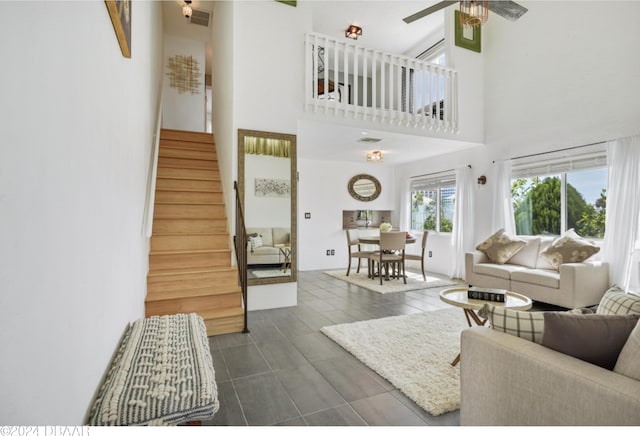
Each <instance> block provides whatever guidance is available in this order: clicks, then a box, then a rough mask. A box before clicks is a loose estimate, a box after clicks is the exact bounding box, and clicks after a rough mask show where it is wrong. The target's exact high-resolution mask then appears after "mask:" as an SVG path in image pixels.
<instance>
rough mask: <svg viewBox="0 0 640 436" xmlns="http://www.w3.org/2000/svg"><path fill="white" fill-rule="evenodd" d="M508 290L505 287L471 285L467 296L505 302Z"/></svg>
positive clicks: (474, 298)
mask: <svg viewBox="0 0 640 436" xmlns="http://www.w3.org/2000/svg"><path fill="white" fill-rule="evenodd" d="M506 293H507V291H506V290H504V289H490V288H477V287H475V286H469V291H468V292H467V298H470V299H472V300H483V301H495V302H497V303H504V300H505V297H506Z"/></svg>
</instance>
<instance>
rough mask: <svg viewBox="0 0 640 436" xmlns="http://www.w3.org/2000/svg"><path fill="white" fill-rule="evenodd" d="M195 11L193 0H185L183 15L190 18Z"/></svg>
mask: <svg viewBox="0 0 640 436" xmlns="http://www.w3.org/2000/svg"><path fill="white" fill-rule="evenodd" d="M192 13H193V11H192V10H191V0H184V6H182V15H184V16H185V17H186V18H189V17H190V16H191V14H192Z"/></svg>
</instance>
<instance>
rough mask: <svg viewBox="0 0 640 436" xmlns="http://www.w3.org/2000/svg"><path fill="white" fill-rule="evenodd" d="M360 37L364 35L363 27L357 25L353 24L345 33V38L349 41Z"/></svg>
mask: <svg viewBox="0 0 640 436" xmlns="http://www.w3.org/2000/svg"><path fill="white" fill-rule="evenodd" d="M360 35H362V27H358V26H356V25H355V24H351V25H350V26H349V27H348V28H347V30H346V31H345V32H344V36H346V37H347V38H349V39H358V36H360Z"/></svg>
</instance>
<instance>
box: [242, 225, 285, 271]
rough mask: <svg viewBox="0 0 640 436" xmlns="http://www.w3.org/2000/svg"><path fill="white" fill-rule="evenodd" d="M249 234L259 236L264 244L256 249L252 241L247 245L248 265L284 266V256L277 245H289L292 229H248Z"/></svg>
mask: <svg viewBox="0 0 640 436" xmlns="http://www.w3.org/2000/svg"><path fill="white" fill-rule="evenodd" d="M247 234H248V235H249V236H251V235H257V236H259V238H260V240H261V242H262V244H261V246H259V247H254V245H255V244H252V243H251V240H250V241H249V242H248V244H247V265H270V264H282V263H283V262H284V260H285V259H284V255H283V254H282V252H281V251H280V249H279V248H278V247H276V246H275V245H276V244H288V243H289V242H290V240H291V229H290V228H288V227H247Z"/></svg>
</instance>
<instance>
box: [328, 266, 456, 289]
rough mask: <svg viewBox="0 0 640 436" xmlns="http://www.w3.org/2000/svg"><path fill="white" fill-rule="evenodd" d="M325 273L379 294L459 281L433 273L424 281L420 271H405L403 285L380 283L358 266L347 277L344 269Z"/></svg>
mask: <svg viewBox="0 0 640 436" xmlns="http://www.w3.org/2000/svg"><path fill="white" fill-rule="evenodd" d="M325 274H328V275H330V276H331V277H335V278H337V279H340V280H344V281H345V282H349V283H353V284H354V285H358V286H360V287H362V288H365V289H368V290H370V291H373V292H379V293H381V294H389V293H392V292H405V291H415V290H417V289H427V288H437V287H439V286H451V285H457V284H459V283H461V282H457V281H453V280H449V279H445V278H441V277H435V276H433V275H429V274H427V281H426V282H425V281H424V278H423V277H422V273H419V272H412V271H407V284H406V285H405V284H404V282H403V280H402V279H400V280H396V279H390V280H388V281H387V280H384V279H383V280H382V285H381V284H380V279H379V278H376V279H370V278H369V277H367V269H366V268H360V272H359V273H356V271H355V268H353V267H352V268H351V272H350V273H349V276H348V277H347V271H346V270H343V269H341V270H336V271H325Z"/></svg>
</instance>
